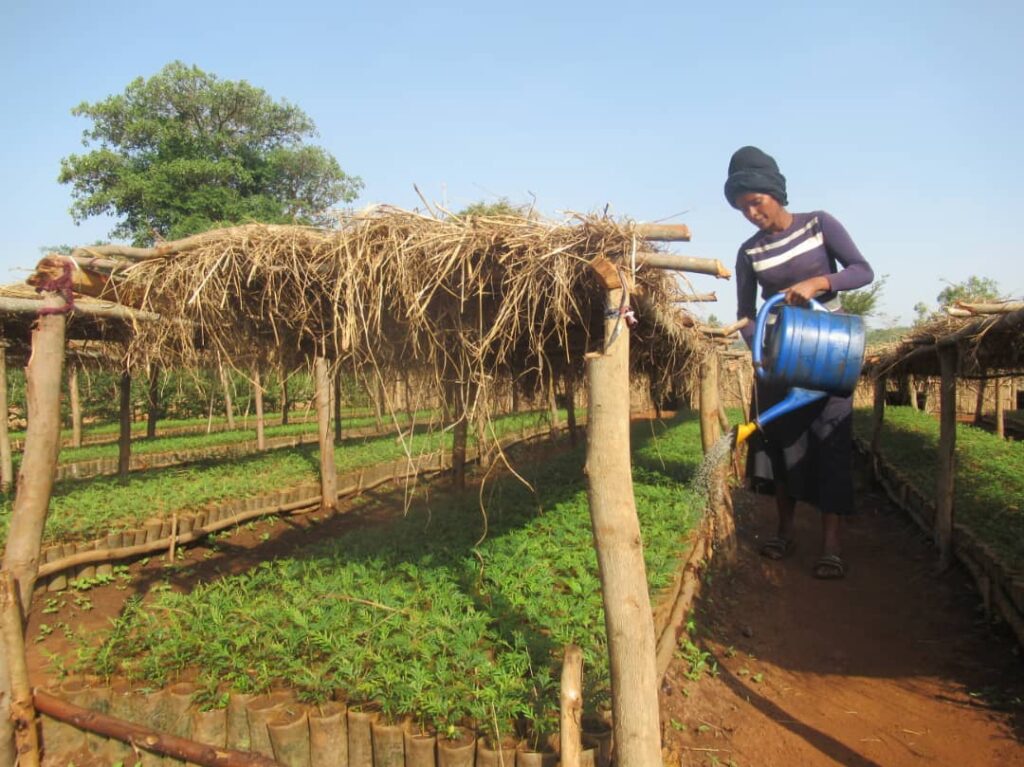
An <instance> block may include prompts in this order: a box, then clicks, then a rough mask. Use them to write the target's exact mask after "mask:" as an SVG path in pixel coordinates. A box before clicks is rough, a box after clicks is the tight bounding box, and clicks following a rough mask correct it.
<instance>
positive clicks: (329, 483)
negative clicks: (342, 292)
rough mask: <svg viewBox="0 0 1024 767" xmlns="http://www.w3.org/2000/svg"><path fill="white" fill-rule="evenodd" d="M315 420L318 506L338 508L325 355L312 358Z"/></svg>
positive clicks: (327, 367) (329, 383) (329, 378)
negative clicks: (317, 447) (318, 456)
mask: <svg viewBox="0 0 1024 767" xmlns="http://www.w3.org/2000/svg"><path fill="white" fill-rule="evenodd" d="M313 385H314V387H315V390H316V392H315V394H316V421H317V428H318V431H319V436H320V496H321V501H320V506H321V508H323V509H324V510H325V511H333V510H335V509H337V508H338V473H337V470H336V469H335V467H334V434H333V432H332V431H331V370H330V365H329V364H328V362H327V358H326V357H317V358H316V359H314V360H313Z"/></svg>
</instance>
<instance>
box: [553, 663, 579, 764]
mask: <svg viewBox="0 0 1024 767" xmlns="http://www.w3.org/2000/svg"><path fill="white" fill-rule="evenodd" d="M559 704H560V705H559V742H560V749H559V750H560V751H561V754H560V758H561V764H562V767H580V765H581V758H582V755H583V651H582V650H580V648H579V647H577V646H576V645H574V644H571V645H568V646H567V647H566V648H565V657H564V658H563V659H562V686H561V694H560V699H559Z"/></svg>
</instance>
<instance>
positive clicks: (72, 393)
mask: <svg viewBox="0 0 1024 767" xmlns="http://www.w3.org/2000/svg"><path fill="white" fill-rule="evenodd" d="M68 399H70V400H71V447H81V446H82V398H81V396H80V392H79V390H78V365H76V364H71V365H68Z"/></svg>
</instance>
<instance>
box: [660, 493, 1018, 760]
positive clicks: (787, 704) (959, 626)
mask: <svg viewBox="0 0 1024 767" xmlns="http://www.w3.org/2000/svg"><path fill="white" fill-rule="evenodd" d="M735 499H736V506H737V524H738V528H739V534H740V543H741V550H740V558H739V562H738V565H737V567H736V568H735V569H734V570H733V571H732V573H728V574H727V573H720V572H719V573H713V574H712V576H711V579H710V580H711V582H710V584H705V588H704V590H703V595H702V597H701V599H700V602H699V604H698V606H697V610H696V616H695V622H696V625H697V627H698V629H697V638H696V639H695V640H694V642H695V644H696V645H697V647H696V648H690V655H691V657H693V658H694V659H695V660H697V662H698V665H700V662H701V660H703V663H704V664H705V665H708V666H710V665H711V664H717V669H718V673H717V675H712V674H708V673H706V672H701V671H699V669H698V672H697V673H694V672H692V671H691V669H692V668H693V667H692V666H691V663H690V662H688V661H685V660H683V659H681V658H680V659H677V660H676V661H674V663H673V666H672V668H671V669H670V671H669V674H668V677H667V680H666V683H665V684H664V686H663V689H662V696H661V704H662V719H663V732H664V742H665V745H666V751H667V753H668V754H669V756H668V758H667V759H666V764H669V765H723V766H724V765H737V767H747V765H766V766H771V765H809V766H815V765H855V766H859V767H874V766H876V765H877V766H881V765H884V766H885V767H902V766H903V765H925V764H927V765H957V767H960V766H963V765H971V766H972V767H973V766H974V765H979V766H980V765H1024V746H1022V745H1021V742H1020V738H1021V735H1022V734H1024V704H1022V701H1024V664H1022V661H1021V658H1020V655H1019V653H1018V651H1017V647H1016V645H1015V644H1014V643H1013V642H1012V641H1011V639H1010V638H1009V637H1008V635H1007V634H1006V633H1004V632H1002V631H1000V630H998V628H997V629H996V630H993V629H992V628H990V627H989V625H988V624H987V622H986V621H985V620H984V617H983V616H982V615H981V613H980V612H979V611H978V608H977V605H978V602H979V600H978V597H977V595H976V594H975V593H974V591H973V589H972V588H971V586H970V584H969V581H968V579H967V578H966V576H965V575H964V574H963V573H962V572H960V571H959V570H957V571H953V572H950V573H948V574H946V575H943V576H941V577H937V576H935V575H933V574H932V570H931V568H932V565H933V563H934V550H933V549H931V548H930V546H929V544H928V542H927V541H926V540H924V538H923V536H922V535H921V533H920V532H919V531H918V530H917V528H915V527H913V526H912V523H910V522H909V521H908V520H907V519H906V518H905V517H904V516H903V515H902V514H901V513H900V512H898V511H896V510H894V509H893V507H892V506H891V505H890V504H889V503H888V501H887V500H886V499H884V498H881V497H879V496H877V495H874V494H872V493H871V492H869V491H861V492H860V494H859V505H860V508H861V513H860V515H858V516H857V517H856V518H855V519H854V520H852V521H851V524H850V525H849V526H848V527H847V530H846V534H845V555H846V559H847V561H848V564H849V568H850V569H849V574H848V575H847V578H846V580H844V581H831V582H825V581H818V580H815V579H814V578H812V577H811V575H810V573H811V568H812V564H813V562H814V560H815V558H816V556H817V551H818V548H817V544H818V536H819V531H820V526H819V522H818V517H817V514H816V512H814V511H813V510H812V509H809V508H806V507H800V509H799V511H798V547H797V550H796V552H795V553H794V554H793V555H792V556H791V557H790V558H789V559H787V560H785V561H781V562H772V561H768V560H766V559H763V558H762V557H760V556H758V555H757V545H758V541H761V540H764V538H765V537H767V536H769V535H771V534H772V533H773V532H774V504H773V502H772V500H771V499H769V498H765V497H763V496H754V495H752V494H750V493H749V492H747V491H737V492H736V494H735ZM701 652H705V653H708V655H707V656H700V655H699V654H698V653H701ZM688 672H689V673H690V675H691V676H695V677H698V678H699V681H691V680H689V679H687V673H688Z"/></svg>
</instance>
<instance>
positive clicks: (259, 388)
mask: <svg viewBox="0 0 1024 767" xmlns="http://www.w3.org/2000/svg"><path fill="white" fill-rule="evenodd" d="M252 387H253V389H252V391H253V399H254V400H255V401H256V449H257V450H266V449H267V436H266V430H265V428H264V427H265V425H266V424H265V423H264V421H263V380H262V378H261V376H260V369H259V367H254V368H253V369H252Z"/></svg>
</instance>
